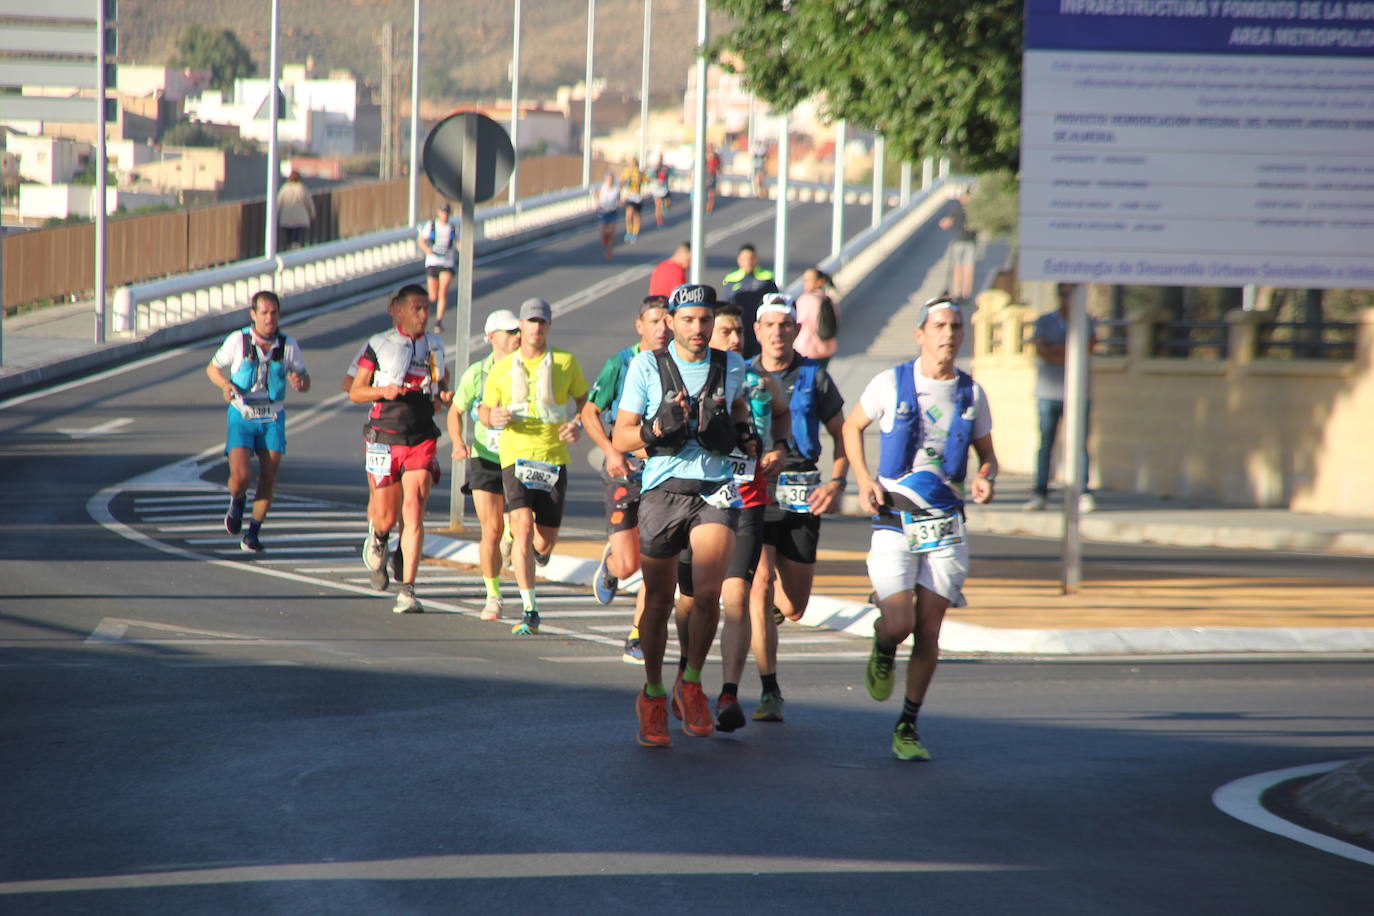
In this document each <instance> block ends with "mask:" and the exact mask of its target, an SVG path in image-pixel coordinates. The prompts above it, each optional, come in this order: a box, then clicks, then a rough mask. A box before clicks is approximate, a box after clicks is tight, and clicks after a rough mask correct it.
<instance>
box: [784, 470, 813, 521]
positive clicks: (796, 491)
mask: <svg viewBox="0 0 1374 916" xmlns="http://www.w3.org/2000/svg"><path fill="white" fill-rule="evenodd" d="M820 485H821V472H820V471H784V472H783V473H781V474H779V475H778V489H777V499H778V506H779V507H780V508H781V509H782V511H784V512H800V513H809V512H810V511H811V502H810V501H811V494H812V493H815V492H816V489H817V488H818V487H820Z"/></svg>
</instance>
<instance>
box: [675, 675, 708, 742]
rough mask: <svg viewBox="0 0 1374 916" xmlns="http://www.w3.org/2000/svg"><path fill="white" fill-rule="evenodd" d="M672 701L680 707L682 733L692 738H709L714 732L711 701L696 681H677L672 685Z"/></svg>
mask: <svg viewBox="0 0 1374 916" xmlns="http://www.w3.org/2000/svg"><path fill="white" fill-rule="evenodd" d="M673 703H674V705H676V706H680V707H681V708H682V733H683V734H684V735H691V736H692V737H693V738H709V737H711V735H712V733H713V732H715V730H716V726H715V723H714V722H712V721H711V703H710V701H708V700H707V699H706V692H705V691H704V690H702V689H701V685H700V684H698V683H697V682H696V681H678V682H677V683H676V684H674V685H673Z"/></svg>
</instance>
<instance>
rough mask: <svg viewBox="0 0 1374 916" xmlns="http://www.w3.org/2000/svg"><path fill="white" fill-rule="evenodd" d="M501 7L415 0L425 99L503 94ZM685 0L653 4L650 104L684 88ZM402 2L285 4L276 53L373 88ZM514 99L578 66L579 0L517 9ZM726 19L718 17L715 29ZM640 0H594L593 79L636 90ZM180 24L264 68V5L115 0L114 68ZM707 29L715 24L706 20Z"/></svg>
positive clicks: (582, 32)
mask: <svg viewBox="0 0 1374 916" xmlns="http://www.w3.org/2000/svg"><path fill="white" fill-rule="evenodd" d="M513 6H514V4H513V3H510V2H505V3H500V2H492V0H445V2H435V0H429V2H426V3H424V5H423V7H422V10H423V22H422V24H421V29H420V31H421V42H422V44H421V52H420V56H421V78H422V80H423V88H422V93H423V96H424V97H425V98H428V99H436V98H451V99H460V98H472V97H479V96H480V97H492V96H496V97H500V96H502V95H504V94H508V93H509V91H510V73H509V63H510V54H511V29H512V9H513ZM696 8H697V5H696V2H695V0H656V2H655V3H654V21H653V26H654V30H653V36H654V37H653V54H652V64H651V67H652V69H651V78H652V84H653V91H652V93H651V95H652V98H653V101H654V103H655V104H656V105H658V104H671V103H672V102H673V101H674V100H675V99H679V98H681V96H682V93H683V91H684V89H685V87H686V78H687V77H686V74H687V70H688V68H689V67H690V66H691V63H692V46H693V40H692V39H693V37H694V36H695V34H696ZM411 15H412V3H411V2H410V0H284V2H283V3H282V4H281V21H282V29H281V30H282V36H281V60H282V63H283V64H290V63H300V62H303V61H304V60H305V59H306V58H307V57H313V58H314V59H315V62H316V64H317V65H318V67H319V68H320V70H321V71H322V72H328V71H329V70H330V69H333V68H343V69H348V70H351V71H352V72H354V73H355V74H357V75H359V76H361V77H362V78H363V79H365V80H366V81H367V82H369V83H371V84H373V85H378V84H379V82H380V80H381V77H382V54H381V50H380V48H379V46H378V39H379V37H380V35H381V33H382V27H383V24H384V23H387V22H390V23H391V25H392V30H393V33H394V35H395V42H396V46H397V52H398V54H397V56H398V63H399V66H400V67H401V70H402V73H403V74H404V77H405V82H407V83H408V81H409V73H410V63H409V61H410V44H411V37H410V33H411ZM523 19H524V21H523V24H522V27H521V28H522V36H521V38H522V40H521V44H522V55H521V68H520V69H521V76H520V79H521V95H522V96H525V97H527V98H528V97H537V96H542V95H548V94H551V93H552V91H553V90H554V89H555V88H557V87H558V86H560V85H567V84H572V83H577V82H580V81H581V80H582V78H583V76H584V73H585V67H586V62H585V58H584V55H585V51H586V43H587V2H586V0H531V2H526V3H525V4H524V5H523ZM725 21H726V20H723V19H722V20H721V23H720V24H721V25H722V26H723V25H724V23H725ZM643 23H644V6H643V0H598V2H597V4H596V75H597V76H598V77H599V78H604V79H606V80H607V83H608V87H609V88H611V89H612V90H615V89H621V90H625V91H626V92H628V93H630V94H635V95H637V94H638V91H639V83H640V45H641V43H642V34H643V33H642V30H643ZM190 25H199V26H201V27H202V28H207V29H212V28H226V29H230V30H232V31H233V32H234V33H235V34H236V35H237V36H238V38H239V40H240V41H241V42H242V43H243V44H244V45H245V46H246V47H247V48H248V50H249V51H250V52H251V54H252V56H253V60H254V62H255V63H256V64H257V72H258V73H259V74H265V73H266V72H267V60H268V41H269V37H270V25H271V4H270V3H269V2H268V0H238V2H236V3H224V2H223V0H121V2H120V4H119V21H118V29H119V36H120V40H119V56H118V58H117V60H118V61H119V62H121V63H133V64H162V63H167V62H169V61H170V60H171V59H172V58H173V57H174V56H175V49H176V43H177V39H178V37H179V36H180V35H181V33H182V31H183V30H184V29H185V28H186V27H187V26H190ZM712 26H713V28H715V27H717V23H716V21H715V18H714V17H713V20H712Z"/></svg>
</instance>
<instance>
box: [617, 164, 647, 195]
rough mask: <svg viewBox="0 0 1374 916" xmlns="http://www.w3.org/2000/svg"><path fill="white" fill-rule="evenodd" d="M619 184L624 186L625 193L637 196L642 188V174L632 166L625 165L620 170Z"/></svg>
mask: <svg viewBox="0 0 1374 916" xmlns="http://www.w3.org/2000/svg"><path fill="white" fill-rule="evenodd" d="M620 183H621V184H623V185H624V186H625V193H627V194H638V193H640V190H641V188H643V186H644V173H643V172H641V171H640V170H639V169H637V168H635V167H634V166H632V165H627V166H625V168H623V169H621V170H620Z"/></svg>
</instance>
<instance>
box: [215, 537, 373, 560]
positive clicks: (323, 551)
mask: <svg viewBox="0 0 1374 916" xmlns="http://www.w3.org/2000/svg"><path fill="white" fill-rule="evenodd" d="M231 540H232V538H231ZM263 550H264V552H265V553H318V554H326V553H357V552H358V550H357V548H356V547H274V546H271V541H270V540H269V541H268V546H265V547H264V548H263ZM247 552H248V551H246V550H243V549H242V548H237V547H231V548H228V549H221V550H216V551H215V553H227V554H230V555H236V554H244V553H247ZM320 559H324V557H320Z"/></svg>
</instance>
